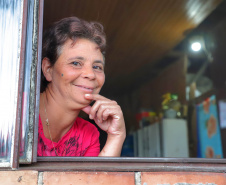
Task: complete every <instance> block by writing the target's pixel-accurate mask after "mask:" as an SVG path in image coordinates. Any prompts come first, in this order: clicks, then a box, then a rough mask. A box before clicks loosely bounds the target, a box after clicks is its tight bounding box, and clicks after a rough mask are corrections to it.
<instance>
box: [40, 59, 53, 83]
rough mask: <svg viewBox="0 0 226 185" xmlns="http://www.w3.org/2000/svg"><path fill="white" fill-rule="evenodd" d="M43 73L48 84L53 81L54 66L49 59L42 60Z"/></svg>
mask: <svg viewBox="0 0 226 185" xmlns="http://www.w3.org/2000/svg"><path fill="white" fill-rule="evenodd" d="M42 72H43V75H44V76H45V78H46V80H47V81H48V82H51V81H52V65H51V63H50V61H49V59H48V58H46V57H45V58H43V60H42Z"/></svg>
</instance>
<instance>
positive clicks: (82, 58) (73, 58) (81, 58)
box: [68, 56, 85, 60]
mask: <svg viewBox="0 0 226 185" xmlns="http://www.w3.org/2000/svg"><path fill="white" fill-rule="evenodd" d="M75 59H79V60H85V58H84V57H79V56H78V57H72V58H69V59H68V60H75Z"/></svg>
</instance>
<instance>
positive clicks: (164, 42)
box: [43, 0, 226, 158]
mask: <svg viewBox="0 0 226 185" xmlns="http://www.w3.org/2000/svg"><path fill="white" fill-rule="evenodd" d="M69 16H77V17H79V18H82V19H85V20H87V21H96V22H100V23H101V24H103V26H104V29H105V32H106V35H107V51H106V56H105V59H106V68H105V74H106V80H105V85H104V87H103V89H102V90H101V94H102V95H104V96H106V97H108V98H110V99H112V100H115V101H117V102H118V104H119V105H120V106H121V108H122V110H123V114H124V118H125V122H126V128H127V138H126V140H125V143H124V147H123V150H122V157H183V158H186V157H195V158H197V157H201V158H224V157H226V146H225V144H226V126H225V123H224V122H225V121H226V111H224V109H225V108H224V107H225V102H226V75H225V72H224V70H225V69H226V63H225V62H224V59H225V58H226V52H225V51H224V50H225V48H226V37H225V31H226V2H225V1H224V0H208V1H206V0H161V1H159V0H151V1H145V0H139V1H134V0H130V1H129V0H124V1H119V0H115V1H111V0H97V1H91V0H86V1H79V0H67V1H63V0H46V1H45V2H44V19H43V30H45V29H46V28H47V27H48V26H49V25H50V24H52V23H53V22H55V21H58V20H60V19H61V18H64V17H69ZM194 43H195V45H193V46H194V48H193V49H191V45H192V44H194ZM100 133H101V137H100V143H101V144H102V145H103V143H104V142H105V137H106V135H105V133H103V132H101V131H100Z"/></svg>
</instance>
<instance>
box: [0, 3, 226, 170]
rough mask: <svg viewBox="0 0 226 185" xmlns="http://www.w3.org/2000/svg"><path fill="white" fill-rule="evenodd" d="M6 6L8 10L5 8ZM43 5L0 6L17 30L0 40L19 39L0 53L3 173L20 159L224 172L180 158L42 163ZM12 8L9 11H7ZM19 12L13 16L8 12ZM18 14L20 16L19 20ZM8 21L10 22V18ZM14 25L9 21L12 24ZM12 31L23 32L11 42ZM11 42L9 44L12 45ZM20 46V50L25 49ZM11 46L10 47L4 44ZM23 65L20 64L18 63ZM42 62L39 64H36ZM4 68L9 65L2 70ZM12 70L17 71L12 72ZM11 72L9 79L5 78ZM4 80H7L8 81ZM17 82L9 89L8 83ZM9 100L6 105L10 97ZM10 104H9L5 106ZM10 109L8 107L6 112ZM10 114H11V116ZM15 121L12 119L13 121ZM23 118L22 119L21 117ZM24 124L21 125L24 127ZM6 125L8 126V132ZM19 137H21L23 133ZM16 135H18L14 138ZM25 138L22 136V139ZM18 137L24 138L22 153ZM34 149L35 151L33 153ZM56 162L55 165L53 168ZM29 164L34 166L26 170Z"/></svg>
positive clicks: (71, 161) (210, 162)
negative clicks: (39, 143)
mask: <svg viewBox="0 0 226 185" xmlns="http://www.w3.org/2000/svg"><path fill="white" fill-rule="evenodd" d="M4 3H5V4H4ZM43 3H44V1H43V0H40V1H38V0H33V1H28V0H24V1H22V0H21V1H19V0H17V1H13V2H12V4H7V2H6V1H2V3H1V4H0V11H1V15H4V16H0V20H1V21H2V22H4V23H6V22H5V20H6V19H7V20H11V19H12V21H14V22H13V23H14V24H9V25H10V26H13V28H12V27H9V28H8V27H7V26H8V24H6V28H5V30H3V31H4V32H1V35H0V40H1V41H2V40H3V38H7V40H8V43H9V40H10V38H12V35H15V38H16V39H14V40H11V42H10V44H9V46H14V47H15V48H14V49H12V50H10V49H7V48H6V47H1V50H0V52H1V53H0V57H2V58H1V61H0V62H1V66H3V67H1V68H0V75H1V76H0V85H1V86H2V85H3V86H4V87H7V88H6V89H7V91H5V92H4V93H5V94H4V95H1V99H0V102H4V103H3V104H2V103H1V104H0V106H1V116H0V120H1V119H6V121H4V120H1V121H0V124H1V123H9V124H1V135H0V139H1V152H0V153H3V154H4V152H5V154H4V155H3V156H1V158H0V160H1V163H0V164H1V167H7V168H17V167H18V163H19V161H17V157H18V155H20V163H21V165H20V167H21V168H23V169H40V170H45V169H46V168H47V166H46V165H49V164H50V163H51V165H49V166H48V169H49V170H51V169H57V168H64V169H65V170H70V169H73V170H93V169H95V170H102V171H104V170H106V171H114V170H118V171H139V170H153V171H167V170H173V171H177V170H180V171H193V170H196V171H198V170H200V171H217V172H225V167H224V166H225V163H226V161H225V160H224V159H222V160H221V159H175V158H172V159H170V158H127V157H125V158H81V157H77V158H66V157H64V158H59V157H54V158H51V157H49V158H44V157H43V158H37V156H36V153H37V151H36V150H37V147H36V146H37V134H38V132H37V123H38V107H39V87H40V84H39V83H40V82H39V81H40V80H39V79H40V68H41V65H40V59H41V38H42V22H43V20H42V16H43ZM6 5H7V6H6ZM8 10H10V11H12V10H13V11H12V12H14V14H12V15H8V14H7V11H8ZM16 12H17V13H18V14H19V15H20V16H17V14H16ZM6 16H9V17H7V18H6ZM9 22H10V21H9ZM8 30H18V32H13V33H12V34H10V36H11V37H10V36H8V34H7V33H8V32H9V31H8ZM8 38H9V39H8ZM20 42H21V45H20ZM3 43H7V42H3ZM18 48H20V49H19V50H20V57H18ZM8 51H11V52H12V54H11V55H10V54H8V55H7V56H12V59H10V60H11V63H9V64H8V66H5V62H4V61H5V60H6V59H5V58H4V57H6V56H5V55H4V54H6V52H8ZM18 60H20V62H19V61H18ZM37 61H39V62H37ZM3 62H4V65H3ZM12 67H14V68H13V69H12ZM5 71H7V73H4V72H5ZM4 75H5V76H4ZM11 78H14V79H12V80H11V81H12V82H10V84H14V85H13V86H12V85H10V86H7V85H8V84H9V82H8V83H6V82H5V81H4V80H5V79H11ZM6 96H8V98H7V99H6V98H5V97H6ZM9 99H10V100H11V102H5V100H9ZM5 104H9V107H7V110H8V111H6V108H5V106H4V105H5ZM6 113H10V115H7V114H6ZM11 115H13V116H11ZM20 115H22V116H20ZM20 122H21V123H22V124H21V126H20V127H19V125H20ZM35 123H36V124H35ZM5 125H7V126H6V127H5ZM19 131H20V132H19ZM11 133H13V134H11ZM19 133H21V136H19ZM19 137H21V143H20V149H19V147H18V145H19ZM34 146H35V147H34ZM49 161H51V162H49ZM27 163H31V164H30V165H27Z"/></svg>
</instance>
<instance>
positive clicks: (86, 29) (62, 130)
mask: <svg viewBox="0 0 226 185" xmlns="http://www.w3.org/2000/svg"><path fill="white" fill-rule="evenodd" d="M105 45H106V40H105V34H104V32H103V27H102V25H100V24H99V23H94V22H90V23H89V22H86V21H84V20H81V19H78V18H77V17H70V18H65V19H62V20H60V21H59V22H57V23H55V24H54V25H53V26H52V27H51V28H49V29H48V30H47V32H46V33H45V34H44V38H43V56H42V84H41V86H42V87H41V95H40V107H39V112H40V115H39V138H38V156H120V153H121V148H122V144H123V142H124V139H125V136H126V133H125V123H124V118H123V114H122V111H121V108H120V107H119V106H118V104H117V103H116V102H115V101H112V100H109V99H107V98H105V97H103V96H101V95H99V94H98V93H99V92H100V90H101V88H102V86H103V84H104V81H105V74H104V49H105ZM92 101H95V103H94V104H93V106H92V107H91V106H90V105H89V104H90V103H91V102H92ZM81 110H82V111H84V112H85V113H87V114H88V115H89V118H90V119H93V120H94V121H95V122H96V124H97V125H98V126H99V127H100V128H101V129H102V130H104V131H106V132H107V134H108V137H107V141H106V144H105V146H104V148H103V149H102V151H101V152H100V144H99V132H98V130H97V129H96V127H95V126H93V125H92V124H91V123H89V122H88V121H85V120H83V119H82V118H79V117H78V115H79V112H80V111H81Z"/></svg>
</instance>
